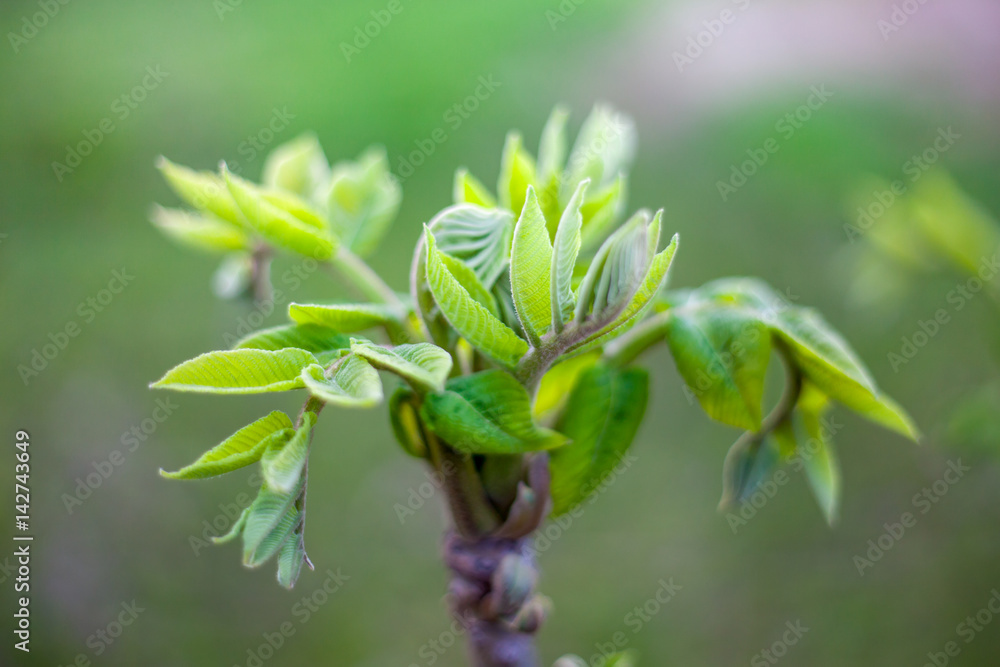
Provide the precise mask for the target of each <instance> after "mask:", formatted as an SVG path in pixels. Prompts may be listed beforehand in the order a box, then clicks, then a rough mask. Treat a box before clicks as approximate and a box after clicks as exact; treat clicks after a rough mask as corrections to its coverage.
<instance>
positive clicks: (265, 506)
mask: <svg viewBox="0 0 1000 667" xmlns="http://www.w3.org/2000/svg"><path fill="white" fill-rule="evenodd" d="M301 487H302V482H301V480H300V482H299V486H298V487H296V488H295V489H293V490H292V491H291V492H288V493H283V492H280V491H276V490H274V489H272V488H270V487H269V486H268V485H267V483H265V484H264V485H263V486H261V487H260V492H259V493H258V494H257V498H256V499H255V500H254V501H253V503H251V505H250V508H249V509H250V512H249V513H248V514H247V519H246V523H245V524H244V526H243V564H244V565H246V566H247V567H257V566H259V565H262V564H263V563H265V562H266V561H267V560H268V559H270V558H271V556H273V555H274V554H276V553H278V550H279V549H280V548H281V547H282V545H283V544H284V543H285V541H286V540H288V538H289V537H290V536H291V535H292V534H293V533H294V531H295V530H296V528H297V527H298V525H299V523H300V522H301V520H302V517H301V515H300V513H299V511H298V510H297V509H296V508H295V499H296V498H298V496H299V492H300V491H301Z"/></svg>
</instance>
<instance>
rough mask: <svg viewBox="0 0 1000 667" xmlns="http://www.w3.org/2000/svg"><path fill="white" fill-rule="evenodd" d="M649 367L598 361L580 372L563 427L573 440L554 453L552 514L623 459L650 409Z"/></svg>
mask: <svg viewBox="0 0 1000 667" xmlns="http://www.w3.org/2000/svg"><path fill="white" fill-rule="evenodd" d="M648 398H649V373H648V372H647V371H646V370H644V369H640V368H629V369H625V370H619V369H613V368H610V367H608V366H605V365H604V364H600V363H598V364H596V365H594V366H591V367H590V368H587V369H586V370H585V371H584V372H583V373H581V374H580V377H579V379H578V380H577V382H576V384H575V385H574V386H573V390H572V392H571V393H570V397H569V401H568V402H567V404H566V407H565V409H564V410H563V415H562V418H561V420H560V423H559V427H558V428H559V430H560V432H562V433H563V434H564V435H565V436H566V437H567V438H569V440H570V443H569V444H568V445H566V446H565V447H561V448H559V449H557V450H555V451H554V452H552V454H550V463H549V468H550V470H551V472H552V487H551V488H552V501H553V503H554V506H553V509H552V511H553V514H555V515H556V516H558V515H560V514H565V513H566V512H568V511H570V510H571V509H573V507H575V506H576V505H578V504H579V503H580V502H582V501H583V500H584V499H586V498H587V496H589V495H590V494H591V493H592V492H593V491H594V490H595V489H596V488H597V487H598V486H599V485H600V483H601V482H602V481H604V479H605V478H606V477H607V475H608V474H610V473H611V471H612V470H613V469H614V468H615V467H616V466H617V465H619V463H620V462H621V459H622V457H624V456H625V452H626V451H627V450H628V448H629V446H630V445H631V444H632V440H633V439H634V438H635V434H636V432H637V431H638V430H639V425H640V424H641V423H642V418H643V415H644V414H645V412H646V403H647V401H648Z"/></svg>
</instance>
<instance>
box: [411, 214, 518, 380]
mask: <svg viewBox="0 0 1000 667" xmlns="http://www.w3.org/2000/svg"><path fill="white" fill-rule="evenodd" d="M424 236H425V243H426V245H427V255H426V258H425V262H426V267H427V284H428V286H429V287H430V290H431V293H432V294H433V295H434V299H435V301H436V302H437V304H438V306H439V307H440V309H441V312H442V314H443V315H444V316H445V318H447V320H448V322H449V323H450V324H451V325H452V326H453V327H454V328H455V330H456V331H458V333H459V334H460V335H461V336H462V337H464V338H465V339H466V340H467V341H469V343H471V344H472V345H473V346H475V347H476V348H478V349H480V350H482V351H483V352H485V353H486V354H488V355H490V356H491V357H493V358H494V359H496V360H497V361H498V362H500V363H502V364H504V365H506V366H510V367H513V366H514V365H515V364H517V361H518V359H520V358H521V357H522V356H524V353H525V352H527V351H528V344H527V343H525V342H524V341H523V340H521V339H520V338H518V337H517V334H515V333H514V332H513V331H511V330H510V329H509V328H508V327H507V326H506V325H504V324H503V322H501V321H500V320H498V319H497V318H496V317H494V316H493V315H492V314H490V312H489V311H488V310H487V309H486V308H484V307H483V306H482V305H480V304H479V303H478V302H477V301H476V300H475V299H473V298H472V297H471V296H470V295H469V292H468V291H467V290H466V289H465V288H464V287H462V286H461V285H460V284H459V282H458V281H457V280H456V279H455V277H454V276H453V275H451V273H450V272H449V271H448V269H447V267H446V266H445V264H444V260H442V259H441V251H440V250H438V249H437V247H436V243H435V239H434V236H433V234H431V232H430V230H429V229H427V228H426V227H425V228H424Z"/></svg>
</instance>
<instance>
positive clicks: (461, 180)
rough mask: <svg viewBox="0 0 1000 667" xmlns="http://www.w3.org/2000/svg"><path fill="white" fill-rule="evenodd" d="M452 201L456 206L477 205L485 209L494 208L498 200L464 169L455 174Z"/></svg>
mask: <svg viewBox="0 0 1000 667" xmlns="http://www.w3.org/2000/svg"><path fill="white" fill-rule="evenodd" d="M452 199H453V200H454V202H455V203H456V204H475V205H476V206H482V207H484V208H494V207H496V205H497V200H496V198H494V197H493V195H492V194H490V191H489V190H487V189H486V186H485V185H483V184H482V183H481V182H480V181H479V180H478V179H477V178H476V177H475V176H473V175H472V174H470V173H469V171H468V170H467V169H465V168H464V167H462V168H460V169H458V170H457V171H456V172H455V184H454V186H453V188H452Z"/></svg>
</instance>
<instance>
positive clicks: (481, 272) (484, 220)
mask: <svg viewBox="0 0 1000 667" xmlns="http://www.w3.org/2000/svg"><path fill="white" fill-rule="evenodd" d="M427 226H428V227H430V230H431V232H433V233H434V239H435V242H436V243H437V248H438V250H440V251H441V252H443V253H445V254H446V255H450V256H451V257H456V258H458V259H460V260H462V261H463V262H465V263H466V264H467V265H468V266H469V268H470V269H472V270H473V271H475V273H476V275H477V276H479V281H480V282H481V283H482V284H483V287H485V288H486V289H491V288H492V287H493V285H494V283H496V281H497V278H499V277H500V274H502V273H503V272H504V269H505V268H506V267H507V262H508V261H509V260H510V246H511V239H512V237H513V233H514V216H513V215H511V213H510V212H509V211H504V210H501V209H498V208H493V209H490V208H483V207H481V206H476V205H473V204H456V205H454V206H449V207H448V208H446V209H444V210H443V211H441V212H440V213H438V214H437V215H436V216H434V218H433V219H432V220H431V221H430V222H429V223H428V225H427Z"/></svg>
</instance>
